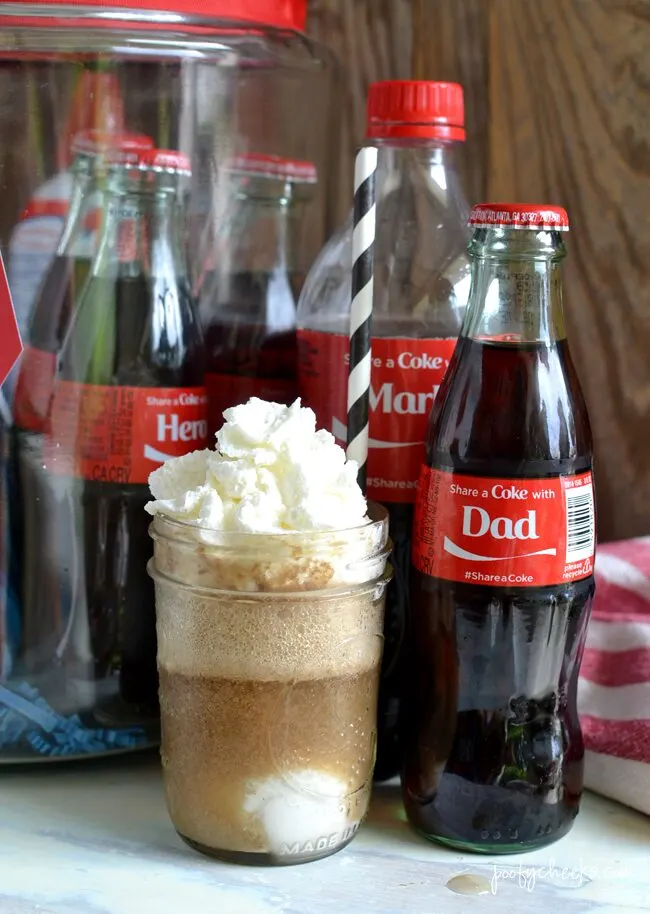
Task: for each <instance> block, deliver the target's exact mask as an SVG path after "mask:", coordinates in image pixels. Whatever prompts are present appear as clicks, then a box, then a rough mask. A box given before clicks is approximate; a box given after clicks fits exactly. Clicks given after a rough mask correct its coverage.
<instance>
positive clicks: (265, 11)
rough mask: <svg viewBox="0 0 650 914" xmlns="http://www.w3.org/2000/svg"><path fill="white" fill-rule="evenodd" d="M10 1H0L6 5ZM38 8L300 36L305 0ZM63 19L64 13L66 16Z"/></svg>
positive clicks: (117, 0) (41, 0)
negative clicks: (145, 14)
mask: <svg viewBox="0 0 650 914" xmlns="http://www.w3.org/2000/svg"><path fill="white" fill-rule="evenodd" d="M10 2H12V0H0V5H1V4H2V3H10ZM33 2H34V3H38V4H39V5H42V6H67V7H74V6H80V7H84V6H88V7H95V6H100V7H104V8H109V9H124V10H152V11H154V12H163V13H178V14H179V15H183V13H185V14H187V15H190V16H204V17H206V18H210V19H226V20H228V21H230V22H232V21H234V22H245V23H251V24H255V25H261V26H267V27H269V28H275V29H291V30H292V31H296V32H304V30H305V24H306V21H307V0H108V2H107V0H81V2H80V0H33ZM66 15H67V13H66Z"/></svg>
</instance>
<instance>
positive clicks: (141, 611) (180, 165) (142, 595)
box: [25, 148, 208, 739]
mask: <svg viewBox="0 0 650 914" xmlns="http://www.w3.org/2000/svg"><path fill="white" fill-rule="evenodd" d="M107 155H108V156H109V157H108V158H107V162H108V179H107V189H106V194H105V204H104V205H105V212H104V219H103V221H102V230H101V237H100V240H99V244H98V247H97V253H96V255H95V257H94V259H93V262H92V266H91V268H90V276H89V278H88V281H87V282H86V283H85V285H84V287H83V289H82V291H81V294H80V295H79V297H78V299H77V300H76V301H75V302H74V305H73V308H72V316H71V321H70V326H69V329H68V332H67V334H66V337H65V341H64V343H63V346H62V348H61V352H60V354H59V357H58V369H57V374H56V377H55V379H54V384H53V391H52V397H51V406H50V409H49V411H48V415H47V421H46V423H45V430H44V433H43V444H42V460H41V476H42V479H41V486H40V489H39V492H40V493H41V494H43V493H44V494H45V496H46V500H47V510H46V511H43V510H42V509H39V510H40V513H39V514H36V513H35V512H36V510H37V506H34V508H33V511H32V509H31V508H30V511H32V513H33V522H30V523H26V525H25V526H26V536H27V538H28V540H29V542H27V543H26V549H25V553H26V555H27V556H28V557H30V561H31V564H30V562H28V567H27V568H26V578H27V579H28V580H26V582H25V590H26V592H27V588H30V592H29V599H28V600H27V599H26V600H25V643H26V648H25V660H26V664H27V666H28V668H29V672H30V673H31V674H34V675H35V674H38V675H40V676H41V677H43V678H42V681H43V682H44V683H45V685H44V689H43V691H44V693H45V696H46V697H48V698H49V699H51V700H53V701H54V700H55V699H56V703H57V705H60V704H62V703H63V701H64V700H66V701H67V703H68V706H70V705H72V706H73V707H75V704H76V707H77V709H78V710H80V711H81V710H85V711H91V712H92V715H93V718H94V720H95V723H96V725H99V726H104V727H117V726H126V725H127V724H128V723H129V722H132V723H138V724H140V725H141V726H145V727H146V728H147V732H151V733H152V734H153V735H152V736H151V738H152V739H155V738H156V737H155V732H156V727H157V712H158V700H157V694H158V679H157V671H156V631H155V606H154V591H153V584H152V582H151V579H150V578H149V576H148V574H147V562H148V560H149V558H150V556H151V540H150V537H149V535H148V517H147V515H146V513H145V511H144V505H145V503H146V502H147V500H148V498H149V493H148V486H147V480H148V477H149V474H150V473H151V472H152V470H154V469H156V468H157V467H159V466H160V465H161V463H163V462H164V461H165V460H167V459H168V458H170V457H178V456H182V455H183V454H186V453H188V452H190V451H193V450H196V449H199V448H203V447H205V446H206V445H207V440H208V422H207V396H206V393H205V387H204V380H203V372H204V361H203V339H202V334H201V331H200V328H199V322H198V316H197V311H196V303H195V301H194V299H193V297H192V295H191V292H190V287H189V281H188V278H187V270H186V266H185V262H184V255H183V247H182V244H181V226H180V225H179V219H180V207H179V203H178V189H179V182H180V181H181V179H182V177H184V176H185V175H187V174H188V173H189V163H188V161H187V159H186V157H185V156H183V155H181V154H180V153H175V152H171V153H170V152H165V151H161V150H155V149H150V148H149V149H147V148H143V149H138V150H136V151H135V152H133V153H131V154H130V155H129V156H128V157H126V156H123V155H122V156H118V155H117V154H116V155H115V157H114V158H111V157H110V155H109V154H107ZM125 241H126V242H128V243H125ZM27 495H28V493H27ZM26 504H27V505H28V508H29V506H30V504H31V502H30V501H29V497H27V498H26ZM36 521H38V523H36ZM37 564H38V569H37V567H36V566H37ZM55 660H56V665H58V667H63V668H64V669H65V672H66V675H65V677H61V676H60V675H59V676H58V682H61V681H63V682H64V684H65V687H66V688H67V689H68V690H69V691H70V692H74V694H69V695H60V694H58V693H57V688H58V687H57V684H56V682H54V681H52V684H51V685H50V678H52V680H54V677H53V675H52V676H51V677H50V671H51V670H53V669H54V667H55V662H54V661H55Z"/></svg>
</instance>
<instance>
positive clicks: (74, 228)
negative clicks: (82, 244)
mask: <svg viewBox="0 0 650 914" xmlns="http://www.w3.org/2000/svg"><path fill="white" fill-rule="evenodd" d="M96 190H97V182H96V178H95V174H94V167H93V165H92V164H91V163H90V162H89V163H87V164H84V165H83V166H79V167H77V168H76V169H75V170H74V172H73V179H72V190H71V192H70V201H69V204H68V214H67V216H66V220H65V224H64V226H63V231H62V232H61V237H60V238H59V243H58V245H57V251H56V253H57V256H59V257H64V256H66V255H70V256H74V254H75V250H74V246H75V241H76V239H77V238H78V236H79V233H80V232H81V231H82V229H83V227H84V220H85V218H86V216H87V215H88V213H89V212H90V210H91V209H92V207H93V205H94V204H95V203H96V202H97V201H96V200H95V195H96Z"/></svg>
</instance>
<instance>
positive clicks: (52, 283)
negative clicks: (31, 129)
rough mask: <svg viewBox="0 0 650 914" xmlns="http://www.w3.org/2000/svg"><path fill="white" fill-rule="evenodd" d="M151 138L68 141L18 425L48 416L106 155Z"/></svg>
mask: <svg viewBox="0 0 650 914" xmlns="http://www.w3.org/2000/svg"><path fill="white" fill-rule="evenodd" d="M152 145H153V143H152V141H151V140H150V139H149V137H146V136H142V135H139V134H124V133H122V134H111V133H106V132H105V131H101V130H85V131H83V132H81V133H78V134H77V135H76V136H75V138H74V140H73V142H72V154H73V156H74V159H73V163H72V166H71V174H72V189H71V193H70V202H69V209H68V213H67V217H66V221H65V223H64V225H63V231H62V233H61V237H60V239H59V243H58V245H57V249H56V252H55V255H54V259H53V260H52V262H51V264H50V266H49V268H48V269H47V271H46V273H45V277H44V279H43V283H42V285H41V287H40V289H39V291H38V293H37V296H36V299H35V302H34V307H33V310H32V312H31V315H30V319H29V327H28V331H27V339H26V341H25V349H24V351H23V355H22V359H21V362H20V372H19V375H18V384H17V387H16V395H15V402H14V422H15V424H16V426H17V427H18V428H19V429H25V430H27V431H30V432H41V431H42V429H43V424H44V422H45V420H46V418H47V415H48V410H49V405H50V397H51V395H52V383H53V380H54V375H55V373H56V357H57V355H58V353H59V349H60V347H61V343H62V342H63V338H64V336H65V334H66V332H67V330H68V327H69V324H70V319H71V317H72V311H73V306H74V304H75V302H77V301H78V299H79V294H80V292H81V290H82V288H83V285H84V283H85V281H86V279H87V277H88V273H89V272H90V264H91V261H92V258H93V256H94V254H95V249H96V243H97V236H98V228H99V220H100V217H101V213H102V209H103V194H104V190H105V178H106V161H105V154H106V152H107V151H108V150H110V151H111V156H112V157H113V159H114V160H115V157H116V156H121V157H123V159H124V160H125V161H128V159H129V158H130V157H135V156H137V155H138V153H139V152H140V151H142V150H145V149H150V148H151V147H152Z"/></svg>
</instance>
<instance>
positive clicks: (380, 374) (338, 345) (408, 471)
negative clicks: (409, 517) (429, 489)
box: [298, 330, 456, 502]
mask: <svg viewBox="0 0 650 914" xmlns="http://www.w3.org/2000/svg"><path fill="white" fill-rule="evenodd" d="M349 345H350V341H349V339H348V337H347V336H345V335H343V334H339V333H323V332H322V331H320V330H299V331H298V347H299V354H300V355H299V358H300V361H299V373H300V374H299V386H300V392H301V395H302V397H303V401H304V403H305V405H306V406H310V407H311V408H312V409H313V410H314V412H315V413H316V418H317V420H318V425H319V426H320V427H321V428H326V429H327V430H328V431H330V432H332V434H333V435H334V437H335V438H336V440H337V441H338V443H339V444H342V445H345V442H346V436H347V383H348V367H349V361H350V358H349ZM455 347H456V340H455V339H422V340H420V339H410V338H404V337H400V338H392V337H391V338H388V337H373V340H372V381H371V385H370V441H369V452H368V497H369V498H372V499H375V500H376V501H380V502H413V501H415V495H416V491H417V480H418V475H419V472H420V466H421V465H422V458H423V453H424V441H425V439H426V433H427V422H428V419H429V413H430V412H431V407H432V405H433V401H434V398H435V396H436V395H437V393H438V389H439V387H440V384H441V383H442V379H443V378H444V376H445V372H446V370H447V366H448V365H449V360H450V359H451V357H452V355H453V352H454V349H455Z"/></svg>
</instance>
